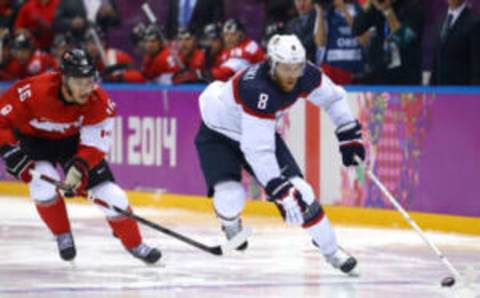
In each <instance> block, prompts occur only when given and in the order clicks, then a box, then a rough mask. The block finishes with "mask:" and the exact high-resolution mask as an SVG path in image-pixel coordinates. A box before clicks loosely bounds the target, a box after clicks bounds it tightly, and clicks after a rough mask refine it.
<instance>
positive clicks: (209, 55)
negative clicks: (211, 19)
mask: <svg viewBox="0 0 480 298" xmlns="http://www.w3.org/2000/svg"><path fill="white" fill-rule="evenodd" d="M201 44H202V47H203V49H204V52H205V54H204V56H205V69H210V68H212V67H219V66H220V65H221V64H222V51H223V39H222V26H221V25H220V24H219V23H212V24H208V25H207V26H205V28H204V30H203V35H202V40H201Z"/></svg>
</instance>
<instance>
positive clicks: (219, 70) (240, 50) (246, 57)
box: [209, 19, 265, 81]
mask: <svg viewBox="0 0 480 298" xmlns="http://www.w3.org/2000/svg"><path fill="white" fill-rule="evenodd" d="M223 41H224V50H223V53H222V55H221V60H222V63H221V65H220V66H218V67H213V68H211V69H210V74H209V75H210V77H211V80H222V81H226V80H228V79H229V78H230V77H232V76H233V75H234V74H235V73H236V72H237V71H239V70H241V69H243V68H245V67H247V66H250V65H252V64H255V63H258V62H261V61H263V60H264V59H265V53H264V52H263V50H262V48H261V47H260V46H259V45H258V44H257V42H255V41H254V40H252V39H250V38H249V37H248V36H246V34H245V27H244V26H243V24H242V23H240V22H239V21H238V20H235V19H230V20H228V21H226V22H225V24H224V25H223Z"/></svg>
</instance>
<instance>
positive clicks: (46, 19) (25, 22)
mask: <svg viewBox="0 0 480 298" xmlns="http://www.w3.org/2000/svg"><path fill="white" fill-rule="evenodd" d="M58 1H59V0H28V1H27V2H26V3H25V4H24V5H23V6H22V7H21V8H20V10H19V12H18V15H17V17H16V19H15V27H14V28H15V30H18V29H20V28H22V29H27V30H29V31H30V32H31V33H32V35H33V38H34V41H35V46H36V47H37V48H40V49H42V50H45V51H47V50H49V48H50V46H51V44H52V40H53V30H52V23H53V17H54V15H55V10H56V9H57V6H58Z"/></svg>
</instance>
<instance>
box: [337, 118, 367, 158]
mask: <svg viewBox="0 0 480 298" xmlns="http://www.w3.org/2000/svg"><path fill="white" fill-rule="evenodd" d="M335 134H336V135H337V139H338V142H339V145H340V153H341V154H342V162H343V165H344V166H346V167H349V166H356V165H358V164H357V162H356V161H355V158H354V157H355V156H358V157H359V158H360V159H361V160H365V147H364V146H363V143H362V126H361V125H360V123H359V122H358V121H357V120H356V121H353V122H349V123H346V124H343V125H340V126H339V127H338V128H337V130H336V131H335Z"/></svg>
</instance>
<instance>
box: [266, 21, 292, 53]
mask: <svg viewBox="0 0 480 298" xmlns="http://www.w3.org/2000/svg"><path fill="white" fill-rule="evenodd" d="M286 32H287V27H286V25H285V23H284V22H281V21H278V22H273V23H270V24H268V25H267V26H265V31H264V32H263V35H262V41H261V45H262V48H263V50H266V49H267V44H268V41H269V40H270V38H271V37H272V36H274V35H275V34H285V33H286Z"/></svg>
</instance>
